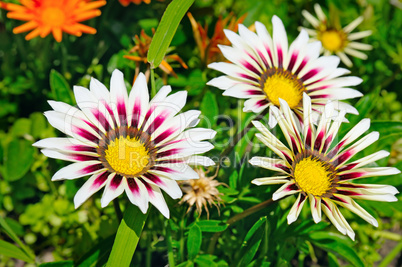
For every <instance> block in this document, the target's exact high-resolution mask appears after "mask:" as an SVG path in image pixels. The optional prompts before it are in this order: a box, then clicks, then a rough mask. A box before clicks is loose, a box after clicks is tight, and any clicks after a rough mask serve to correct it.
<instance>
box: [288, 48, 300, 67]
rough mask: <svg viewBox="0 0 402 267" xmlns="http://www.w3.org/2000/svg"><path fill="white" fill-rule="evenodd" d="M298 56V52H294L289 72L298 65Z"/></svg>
mask: <svg viewBox="0 0 402 267" xmlns="http://www.w3.org/2000/svg"><path fill="white" fill-rule="evenodd" d="M297 55H298V51H295V52H293V54H292V56H291V58H290V62H289V66H288V70H292V69H293V66H294V65H295V63H296V60H297Z"/></svg>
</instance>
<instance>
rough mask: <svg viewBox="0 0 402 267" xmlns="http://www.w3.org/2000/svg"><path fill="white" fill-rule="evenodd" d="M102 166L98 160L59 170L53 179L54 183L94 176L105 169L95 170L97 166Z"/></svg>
mask: <svg viewBox="0 0 402 267" xmlns="http://www.w3.org/2000/svg"><path fill="white" fill-rule="evenodd" d="M97 165H101V162H100V161H98V160H91V161H82V162H76V163H73V164H70V165H68V166H66V167H64V168H61V169H60V170H58V171H57V172H56V173H55V174H54V175H53V177H52V181H57V180H63V179H68V180H71V179H76V178H80V177H83V176H87V175H90V174H93V173H95V172H98V171H100V170H101V169H104V168H95V166H97Z"/></svg>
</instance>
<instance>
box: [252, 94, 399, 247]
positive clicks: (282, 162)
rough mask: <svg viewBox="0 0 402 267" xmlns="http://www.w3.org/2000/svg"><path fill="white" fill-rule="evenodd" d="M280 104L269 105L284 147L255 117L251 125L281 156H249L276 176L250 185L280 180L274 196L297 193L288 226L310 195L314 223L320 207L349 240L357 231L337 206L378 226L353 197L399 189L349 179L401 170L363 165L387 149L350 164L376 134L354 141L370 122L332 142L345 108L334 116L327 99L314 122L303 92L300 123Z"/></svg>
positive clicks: (389, 195)
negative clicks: (354, 230)
mask: <svg viewBox="0 0 402 267" xmlns="http://www.w3.org/2000/svg"><path fill="white" fill-rule="evenodd" d="M280 102H281V110H279V109H278V108H276V107H272V110H273V114H274V116H275V117H276V119H277V121H278V124H279V126H280V128H281V130H282V132H283V134H284V136H285V138H286V141H287V143H288V146H286V145H285V144H283V143H282V142H281V141H280V140H278V139H277V138H276V137H275V136H274V135H273V134H272V133H271V132H270V131H269V130H268V129H267V128H266V127H265V126H264V125H262V123H260V122H258V121H254V122H253V123H254V126H255V127H256V128H257V129H258V130H259V131H260V133H257V134H256V137H257V138H258V139H259V140H261V141H262V142H263V143H264V144H265V145H266V146H268V147H269V148H270V149H271V150H272V151H273V152H274V153H275V154H277V155H278V156H279V158H267V157H253V158H252V159H251V160H250V163H251V164H252V165H256V166H259V167H262V168H265V169H269V170H273V171H277V172H278V175H277V176H274V177H264V178H258V179H254V180H253V181H252V183H254V184H256V185H271V184H283V186H281V187H280V188H279V189H278V190H277V191H276V192H275V193H274V194H273V197H272V199H273V200H277V199H280V198H282V197H284V196H287V195H293V194H297V195H298V196H297V200H296V202H295V203H294V205H293V207H292V208H291V210H290V212H289V215H288V217H287V219H288V223H289V224H290V223H292V222H294V221H296V219H297V217H298V216H299V214H300V211H301V209H302V207H303V204H304V203H305V201H306V200H307V199H309V202H310V207H311V213H312V216H313V219H314V221H315V222H316V223H318V222H319V221H321V210H323V211H324V213H325V214H326V215H327V217H328V218H329V219H330V220H331V222H332V223H333V224H334V225H335V227H336V228H337V229H338V230H339V231H340V232H341V233H343V234H347V235H348V236H350V238H352V239H354V236H355V234H354V232H353V230H352V228H351V227H350V226H349V224H348V223H347V221H346V220H345V218H344V217H343V215H342V214H341V212H340V211H339V209H338V207H337V206H336V205H335V204H338V205H340V206H342V207H344V208H347V209H349V210H351V211H352V212H354V213H356V214H357V215H359V216H360V217H362V218H363V219H364V220H366V221H367V222H369V223H371V224H372V225H374V226H378V223H377V221H376V219H374V217H373V216H371V215H370V214H369V213H368V212H367V211H365V210H364V209H363V208H362V207H361V206H360V205H359V204H357V203H356V202H355V201H354V199H366V200H377V201H397V198H396V197H395V196H394V195H395V194H397V193H398V191H397V189H396V188H395V187H393V186H389V185H377V184H355V183H351V181H352V180H354V179H358V178H366V177H372V176H382V175H392V174H397V173H400V171H399V170H398V169H396V168H391V167H366V165H368V164H370V163H373V162H375V161H376V160H379V159H381V158H384V157H387V156H388V155H389V153H388V152H387V151H379V152H376V153H374V154H371V155H369V156H366V157H364V158H361V159H355V160H354V161H353V162H350V159H351V158H352V157H353V156H354V155H356V154H357V153H358V152H360V151H362V150H363V149H364V148H366V147H367V146H369V145H370V144H372V143H373V142H375V141H376V140H377V139H378V137H379V134H378V132H372V133H370V134H368V135H366V136H364V137H362V138H360V139H359V140H358V141H356V140H357V139H358V138H359V137H360V136H361V135H362V134H363V133H364V132H365V131H367V130H368V129H369V127H370V120H369V119H363V120H362V121H360V122H359V123H358V124H357V125H356V126H355V127H354V128H352V130H350V131H349V132H348V133H347V134H346V135H345V136H344V137H343V138H342V139H341V140H340V141H339V142H338V143H336V142H335V141H336V140H337V133H338V130H339V127H340V125H341V123H342V121H343V120H344V115H345V112H344V111H342V112H340V113H339V114H336V115H334V114H335V113H334V106H333V103H330V102H329V103H328V104H327V105H326V106H325V108H324V110H323V112H322V116H321V118H320V119H319V120H318V122H317V126H315V125H314V123H313V119H312V116H311V109H312V107H311V106H312V105H311V100H310V98H309V97H308V96H307V95H306V94H304V99H303V108H304V110H305V113H304V118H303V125H304V126H300V124H298V121H297V120H295V118H294V116H293V114H292V112H291V109H290V107H289V105H288V104H287V103H286V102H285V101H283V100H282V99H280Z"/></svg>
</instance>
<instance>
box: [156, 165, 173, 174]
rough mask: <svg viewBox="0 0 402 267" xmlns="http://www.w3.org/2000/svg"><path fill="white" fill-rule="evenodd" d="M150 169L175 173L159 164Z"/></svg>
mask: <svg viewBox="0 0 402 267" xmlns="http://www.w3.org/2000/svg"><path fill="white" fill-rule="evenodd" d="M151 170H155V171H160V172H167V173H175V171H174V170H172V169H170V168H167V167H161V166H154V167H152V168H151Z"/></svg>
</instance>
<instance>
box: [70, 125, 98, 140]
mask: <svg viewBox="0 0 402 267" xmlns="http://www.w3.org/2000/svg"><path fill="white" fill-rule="evenodd" d="M74 132H75V133H76V134H78V135H79V136H81V137H83V138H85V139H87V140H88V141H91V142H94V143H98V141H99V138H98V137H96V136H95V135H93V134H91V133H90V132H88V131H87V130H84V129H81V128H78V127H74Z"/></svg>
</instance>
